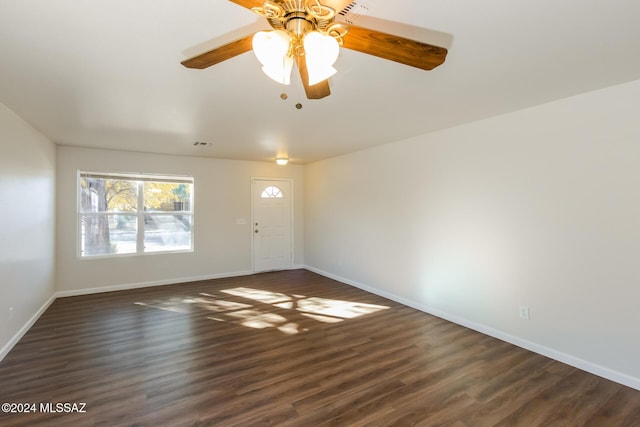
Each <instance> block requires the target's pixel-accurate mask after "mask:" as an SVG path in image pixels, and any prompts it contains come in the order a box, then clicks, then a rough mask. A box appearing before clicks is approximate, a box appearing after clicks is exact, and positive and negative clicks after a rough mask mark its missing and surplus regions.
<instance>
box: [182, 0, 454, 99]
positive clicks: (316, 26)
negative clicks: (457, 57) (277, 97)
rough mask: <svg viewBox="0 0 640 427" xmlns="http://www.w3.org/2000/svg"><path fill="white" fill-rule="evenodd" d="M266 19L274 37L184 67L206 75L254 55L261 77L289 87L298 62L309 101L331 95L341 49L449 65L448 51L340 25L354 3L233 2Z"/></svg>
mask: <svg viewBox="0 0 640 427" xmlns="http://www.w3.org/2000/svg"><path fill="white" fill-rule="evenodd" d="M230 1H231V2H232V3H235V4H237V5H239V6H242V7H245V8H247V9H249V10H251V11H253V12H254V13H256V14H258V15H260V16H262V17H264V18H266V20H267V21H268V23H269V25H270V26H271V27H272V28H273V31H268V32H265V31H260V32H258V33H256V34H249V35H247V36H245V37H242V38H240V39H238V40H235V41H233V42H231V43H228V44H225V45H223V46H220V47H217V48H215V49H213V50H210V51H208V52H205V53H203V54H200V55H198V56H195V57H193V58H190V59H187V60H185V61H182V65H184V66H185V67H188V68H198V69H204V68H207V67H210V66H212V65H215V64H218V63H220V62H222V61H225V60H227V59H230V58H233V57H235V56H238V55H241V54H243V53H245V52H248V51H250V50H252V49H253V51H254V53H255V54H256V56H257V58H258V60H259V61H260V62H261V63H262V65H263V67H262V69H263V71H264V72H265V74H267V75H268V76H269V77H271V78H272V79H274V80H275V81H277V82H279V83H282V84H289V80H290V74H291V69H292V67H293V63H294V62H295V63H296V65H297V67H298V71H299V73H300V78H301V80H302V84H303V86H304V90H305V93H306V96H307V98H309V99H321V98H324V97H326V96H328V95H330V94H331V92H330V90H329V82H328V78H329V77H330V76H331V75H333V74H334V73H335V72H336V70H335V69H334V68H333V63H334V62H335V61H336V59H337V57H338V52H339V48H340V46H342V47H344V48H347V49H351V50H356V51H359V52H363V53H366V54H369V55H374V56H377V57H380V58H383V59H387V60H391V61H395V62H399V63H401V64H406V65H409V66H412V67H417V68H420V69H423V70H431V69H433V68H435V67H437V66H438V65H440V64H442V63H443V62H444V61H445V58H446V55H447V49H445V48H443V47H438V46H433V45H430V44H427V43H423V42H420V41H415V40H410V39H407V38H404V37H399V36H395V35H391V34H386V33H383V32H380V31H376V30H370V29H367V28H362V27H358V26H356V25H353V24H351V23H347V22H343V21H338V20H337V19H338V18H340V17H342V16H344V15H345V13H346V12H347V11H348V10H349V9H350V8H351V7H352V6H353V5H354V4H355V2H354V1H353V0H322V3H321V2H320V0H230Z"/></svg>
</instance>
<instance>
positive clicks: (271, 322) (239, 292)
mask: <svg viewBox="0 0 640 427" xmlns="http://www.w3.org/2000/svg"><path fill="white" fill-rule="evenodd" d="M220 292H221V293H222V294H225V295H218V296H216V295H215V294H212V293H206V292H200V293H199V294H198V295H197V296H188V297H183V298H170V299H168V300H165V301H162V300H160V301H150V302H146V303H145V302H136V303H134V304H136V305H140V306H146V307H150V308H157V309H160V310H166V311H171V312H174V313H182V314H186V313H194V312H196V310H203V311H208V312H213V313H215V314H216V315H215V316H207V317H206V318H207V319H210V320H214V321H216V322H233V323H239V324H240V325H242V326H246V327H248V328H253V329H267V328H276V329H278V330H279V331H280V332H282V333H284V334H287V335H294V334H298V333H300V332H305V331H308V330H309V329H308V328H301V327H300V325H299V324H298V323H295V322H294V321H292V318H294V319H295V317H298V319H300V316H303V317H305V318H308V319H313V320H315V321H317V322H322V323H339V322H343V321H345V320H349V319H355V318H357V317H360V316H364V315H367V314H372V313H375V312H377V311H380V310H386V309H388V308H389V307H387V306H384V305H376V304H366V303H362V302H356V301H342V300H334V299H328V298H321V297H306V296H304V295H298V294H291V295H287V294H283V293H279V292H271V291H267V290H263V289H254V288H246V287H238V288H231V289H223V290H221V291H220ZM233 297H236V298H244V299H245V300H248V301H246V302H238V301H230V300H229V299H225V298H233ZM274 311H277V313H275V312H274ZM213 313H211V314H213Z"/></svg>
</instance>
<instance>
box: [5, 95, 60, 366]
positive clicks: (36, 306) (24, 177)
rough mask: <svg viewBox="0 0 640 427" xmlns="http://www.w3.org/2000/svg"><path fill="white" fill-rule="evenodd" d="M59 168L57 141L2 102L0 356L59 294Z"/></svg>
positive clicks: (6, 351)
mask: <svg viewBox="0 0 640 427" xmlns="http://www.w3.org/2000/svg"><path fill="white" fill-rule="evenodd" d="M55 167H56V166H55V146H54V144H53V143H52V142H50V141H49V140H48V139H47V138H45V137H44V136H43V135H42V134H40V133H39V132H37V131H36V130H35V129H33V128H32V127H31V126H29V125H28V124H27V123H25V122H24V121H23V120H22V119H21V118H20V117H18V116H17V115H15V114H14V113H13V112H12V111H11V110H9V109H8V108H7V107H5V106H4V105H3V104H0V242H1V243H0V359H2V358H3V357H4V356H5V355H6V353H8V351H9V350H10V349H11V348H12V347H13V345H15V343H16V342H17V340H18V339H19V338H20V337H21V336H22V334H24V332H26V330H27V329H28V328H29V326H31V322H32V321H34V320H35V319H37V317H38V313H39V312H40V311H41V309H43V308H44V307H46V306H47V305H48V304H49V303H50V302H51V301H52V297H53V295H54V293H55V289H54V263H55V257H54V230H55V218H54V205H55V201H54V198H55ZM10 307H13V315H11V313H10V311H9V309H10Z"/></svg>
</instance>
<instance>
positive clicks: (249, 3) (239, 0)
mask: <svg viewBox="0 0 640 427" xmlns="http://www.w3.org/2000/svg"><path fill="white" fill-rule="evenodd" d="M229 1H230V2H231V3H235V4H237V5H238V6H242V7H246V8H247V9H251V8H254V7H262V5H263V4H264V0H229Z"/></svg>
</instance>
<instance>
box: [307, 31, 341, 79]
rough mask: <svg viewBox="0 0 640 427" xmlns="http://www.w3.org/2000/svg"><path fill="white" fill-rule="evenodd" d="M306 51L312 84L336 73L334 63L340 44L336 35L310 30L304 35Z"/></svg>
mask: <svg viewBox="0 0 640 427" xmlns="http://www.w3.org/2000/svg"><path fill="white" fill-rule="evenodd" d="M304 52H305V57H306V61H307V69H308V71H309V84H310V85H314V84H317V83H319V82H321V81H323V80H326V79H328V78H329V77H331V76H332V75H334V74H335V73H336V69H335V68H333V64H334V63H335V62H336V60H337V59H338V54H339V53H340V44H339V43H338V41H337V40H336V39H335V38H334V37H332V36H329V35H324V34H321V33H319V32H318V31H310V32H308V33H307V34H305V36H304Z"/></svg>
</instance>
